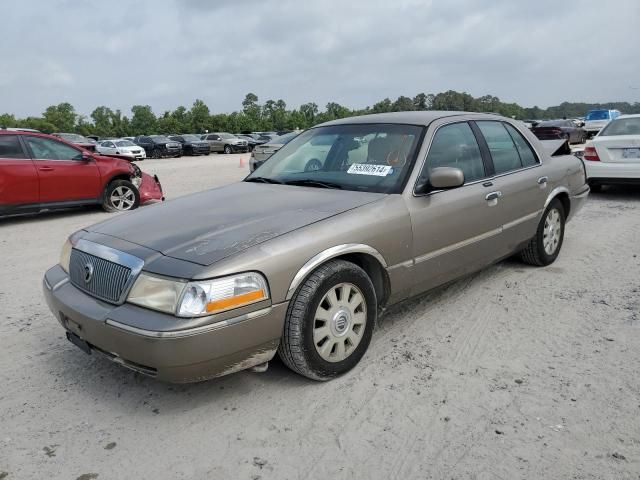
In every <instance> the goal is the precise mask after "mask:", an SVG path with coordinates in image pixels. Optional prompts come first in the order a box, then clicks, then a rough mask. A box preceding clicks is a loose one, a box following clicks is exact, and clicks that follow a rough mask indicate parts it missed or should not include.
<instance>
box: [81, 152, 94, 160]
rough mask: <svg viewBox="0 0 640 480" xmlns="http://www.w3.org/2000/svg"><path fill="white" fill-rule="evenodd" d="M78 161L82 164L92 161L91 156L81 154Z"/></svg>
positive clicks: (85, 153)
mask: <svg viewBox="0 0 640 480" xmlns="http://www.w3.org/2000/svg"><path fill="white" fill-rule="evenodd" d="M80 160H82V161H83V162H90V161H91V160H93V156H91V154H90V153H87V152H82V154H81V155H80Z"/></svg>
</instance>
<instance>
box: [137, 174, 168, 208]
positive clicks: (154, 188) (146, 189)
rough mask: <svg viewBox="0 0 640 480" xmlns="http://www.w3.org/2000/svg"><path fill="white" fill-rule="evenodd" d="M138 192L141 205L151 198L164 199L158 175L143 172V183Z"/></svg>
mask: <svg viewBox="0 0 640 480" xmlns="http://www.w3.org/2000/svg"><path fill="white" fill-rule="evenodd" d="M138 193H139V194H140V205H144V204H145V203H147V202H149V201H151V200H164V194H163V191H162V185H161V184H160V180H159V179H158V176H157V175H154V176H153V177H152V176H151V175H149V174H147V173H144V172H142V183H141V184H140V186H139V187H138Z"/></svg>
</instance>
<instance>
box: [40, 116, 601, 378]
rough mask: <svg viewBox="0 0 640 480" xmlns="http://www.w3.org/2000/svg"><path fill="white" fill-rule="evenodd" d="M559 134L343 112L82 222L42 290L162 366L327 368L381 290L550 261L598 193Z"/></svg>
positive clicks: (371, 320)
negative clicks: (217, 184) (219, 183)
mask: <svg viewBox="0 0 640 480" xmlns="http://www.w3.org/2000/svg"><path fill="white" fill-rule="evenodd" d="M318 137H323V141H322V142H321V143H324V141H325V139H327V138H332V139H333V142H332V145H331V146H330V148H329V154H328V155H327V157H326V158H325V161H324V163H323V166H322V168H321V169H319V170H311V171H305V170H303V169H301V168H300V167H299V166H298V167H293V166H292V165H289V163H290V162H291V159H295V160H294V161H295V164H296V165H304V162H302V163H300V162H299V160H298V159H297V158H296V157H297V156H296V152H299V151H302V150H303V149H308V150H309V151H312V150H313V149H311V148H310V147H311V144H312V143H314V139H317V138H318ZM356 138H367V139H368V141H367V142H365V143H363V142H361V141H358V140H356ZM562 145H566V142H563V141H550V142H546V145H544V146H543V144H542V143H541V142H540V141H539V140H538V139H537V138H536V137H535V136H534V135H533V134H531V133H530V132H529V131H528V130H527V129H525V128H524V127H522V126H521V124H519V123H516V122H514V121H512V120H511V119H508V118H503V117H495V116H493V115H483V114H479V113H475V114H474V113H462V112H437V111H424V112H398V113H388V114H377V115H367V116H363V117H355V118H345V119H341V120H335V121H332V122H329V123H325V124H322V125H319V126H316V127H314V128H311V129H309V130H307V131H305V132H303V133H301V134H300V135H299V136H298V137H296V138H295V139H294V140H292V141H291V142H289V143H288V144H286V145H285V146H284V147H282V148H281V149H280V150H279V151H278V152H276V153H275V154H274V156H273V157H272V158H271V159H270V160H269V161H268V162H267V163H265V164H264V165H263V166H262V167H260V169H259V170H257V171H256V172H254V173H253V174H250V175H249V176H248V177H247V178H246V179H245V180H244V181H243V182H239V183H233V184H231V185H227V186H225V187H221V188H215V189H212V190H208V191H204V192H200V193H197V194H194V195H189V196H185V197H181V198H178V199H176V200H174V201H171V202H167V203H165V204H162V205H158V206H156V207H154V208H150V209H142V210H139V211H137V212H133V213H131V214H128V215H122V216H119V217H118V218H115V219H112V220H110V221H108V222H103V223H99V224H97V225H94V226H91V227H86V228H85V229H83V230H80V231H79V232H76V233H74V234H73V235H71V237H70V238H69V239H68V241H67V242H66V244H65V245H64V247H63V249H62V255H61V258H60V263H59V264H58V265H56V266H54V267H53V268H51V269H50V270H48V271H47V272H46V274H45V277H44V292H45V297H46V299H47V303H48V304H49V307H50V309H51V312H52V313H53V314H54V315H55V316H56V317H57V319H58V321H59V322H60V324H61V325H62V326H63V327H64V329H65V330H66V335H67V338H68V339H69V340H70V341H71V342H73V343H74V344H75V345H77V346H79V347H80V348H81V349H82V350H84V351H85V352H87V353H90V352H92V351H96V352H100V353H105V354H106V356H107V357H108V358H111V359H112V360H114V361H116V362H117V363H118V364H120V365H124V366H126V367H128V368H131V369H133V370H136V371H138V372H141V373H144V374H146V375H151V376H154V377H156V378H158V379H162V380H167V381H173V382H193V381H201V380H205V379H208V378H212V377H215V376H220V375H225V374H228V373H231V372H234V371H237V370H242V369H246V368H250V367H254V366H256V367H259V368H261V369H264V368H265V367H266V362H268V361H269V360H270V359H271V358H273V356H274V355H275V354H276V352H278V353H279V355H280V358H281V359H282V360H283V361H284V363H285V364H286V365H287V366H288V367H290V368H291V369H292V370H294V371H296V372H298V373H300V374H301V375H304V376H306V377H309V378H311V379H314V380H328V379H331V378H333V377H335V376H337V375H340V374H342V373H345V372H346V371H348V370H350V369H351V368H353V367H354V366H355V365H356V364H357V363H358V362H359V361H360V359H361V358H362V356H363V355H364V353H365V351H366V350H367V347H368V345H369V342H370V340H371V336H372V333H373V329H374V325H375V324H376V321H377V319H376V317H377V315H378V312H381V311H382V310H383V309H384V308H385V307H387V306H389V305H392V304H395V303H397V302H400V301H402V300H404V299H406V298H408V297H410V296H413V295H418V294H421V293H423V292H425V291H428V290H430V289H433V288H435V287H436V286H439V285H442V284H445V283H447V282H450V281H452V280H454V279H456V278H459V277H461V276H463V275H467V274H469V273H470V272H473V271H477V270H479V269H481V268H483V267H485V266H487V265H489V264H491V263H493V262H497V261H499V260H500V259H502V258H506V257H509V256H511V255H514V254H519V255H520V257H521V258H522V259H523V260H524V261H525V262H527V263H530V264H533V265H539V266H544V265H549V264H551V263H553V262H554V260H555V259H556V257H557V256H558V254H559V253H560V249H561V247H562V242H563V237H564V231H565V224H566V222H567V221H569V220H570V219H571V218H572V217H573V216H575V215H576V213H577V212H578V211H579V210H580V208H581V207H582V205H583V204H584V202H585V200H586V199H587V196H588V193H589V187H588V186H587V184H586V178H585V173H584V167H583V165H582V162H581V161H580V160H579V159H577V158H575V157H574V156H572V155H567V156H554V155H555V151H556V149H557V147H558V146H562ZM352 152H353V153H354V155H353V157H352V155H351V154H352ZM309 159H310V158H309ZM203 205H210V206H232V207H233V208H203ZM194 212H196V215H197V219H194ZM168 225H170V226H171V228H167V226H168ZM141 226H143V228H141ZM532 295H535V292H533V293H532Z"/></svg>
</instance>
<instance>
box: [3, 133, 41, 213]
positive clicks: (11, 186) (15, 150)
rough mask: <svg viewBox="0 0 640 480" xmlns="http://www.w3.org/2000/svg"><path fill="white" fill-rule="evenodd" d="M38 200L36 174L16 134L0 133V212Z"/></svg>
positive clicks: (31, 161)
mask: <svg viewBox="0 0 640 480" xmlns="http://www.w3.org/2000/svg"><path fill="white" fill-rule="evenodd" d="M38 201H39V194H38V174H37V172H36V167H35V165H34V163H33V160H31V158H30V157H29V155H28V154H27V153H26V152H25V150H24V148H23V146H22V143H21V142H20V139H19V138H18V135H0V212H2V211H6V210H7V209H9V208H12V207H15V206H18V205H28V204H35V203H38Z"/></svg>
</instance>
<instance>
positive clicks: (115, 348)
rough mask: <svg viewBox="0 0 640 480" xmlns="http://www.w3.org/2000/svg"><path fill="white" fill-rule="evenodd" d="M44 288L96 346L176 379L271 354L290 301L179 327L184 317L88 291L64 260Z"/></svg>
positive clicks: (64, 319) (231, 368)
mask: <svg viewBox="0 0 640 480" xmlns="http://www.w3.org/2000/svg"><path fill="white" fill-rule="evenodd" d="M43 290H44V296H45V299H46V301H47V304H48V305H49V308H50V309H51V312H52V313H53V314H54V315H55V316H56V318H57V319H58V321H59V322H60V324H61V325H62V326H63V327H64V328H65V329H66V331H67V332H70V333H71V334H72V335H75V336H77V337H78V338H80V339H81V340H82V341H84V342H87V344H88V347H89V348H90V349H91V350H90V351H91V352H95V353H100V354H102V355H104V356H106V357H107V358H109V359H110V360H112V361H114V362H116V363H119V364H121V365H123V366H125V367H127V368H130V369H132V370H135V371H138V372H141V373H144V374H146V375H149V376H153V377H156V378H158V379H160V380H165V381H168V382H174V383H187V382H198V381H202V380H207V379H209V378H214V377H218V376H221V375H226V374H229V373H232V372H236V371H239V370H244V369H246V368H250V367H252V366H255V365H259V364H261V363H264V362H267V361H269V360H271V358H273V356H274V355H275V352H276V349H277V348H278V344H279V342H280V336H281V334H282V327H283V324H284V317H285V314H286V309H287V304H286V303H281V304H277V305H270V306H267V307H264V308H261V309H260V310H258V311H254V312H245V313H243V314H241V315H238V316H236V317H231V318H226V319H224V320H219V321H212V322H211V323H207V324H203V325H200V326H198V327H192V328H188V329H183V330H179V329H175V326H176V325H177V324H178V322H180V320H179V319H176V318H174V317H172V316H171V315H166V314H163V313H160V312H154V311H152V310H147V309H144V308H141V307H137V306H135V305H130V304H126V303H125V304H123V305H112V304H109V303H106V302H103V301H101V300H98V299H96V298H94V297H91V296H90V295H87V294H85V293H84V292H82V291H80V290H79V289H77V288H76V287H74V286H73V285H72V284H71V283H70V282H69V277H68V276H67V274H66V273H65V272H64V270H62V268H61V267H60V266H59V265H56V266H55V267H53V268H51V269H49V270H48V271H47V273H46V274H45V277H44V280H43ZM141 325H142V326H145V327H147V326H149V325H156V328H154V329H149V328H141ZM167 326H170V327H173V328H174V329H167Z"/></svg>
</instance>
